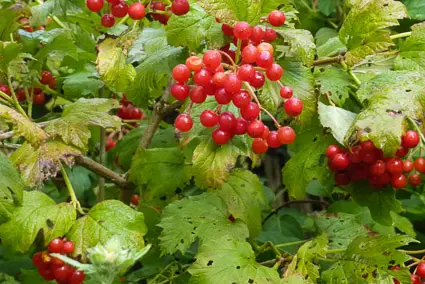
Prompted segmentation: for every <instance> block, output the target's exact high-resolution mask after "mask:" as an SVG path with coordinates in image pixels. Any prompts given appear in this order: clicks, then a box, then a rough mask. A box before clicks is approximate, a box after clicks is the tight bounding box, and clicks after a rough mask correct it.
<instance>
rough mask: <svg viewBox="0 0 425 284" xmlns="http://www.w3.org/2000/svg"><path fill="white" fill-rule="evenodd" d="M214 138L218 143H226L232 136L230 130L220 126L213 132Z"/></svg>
mask: <svg viewBox="0 0 425 284" xmlns="http://www.w3.org/2000/svg"><path fill="white" fill-rule="evenodd" d="M212 139H213V141H214V142H215V143H216V144H217V145H224V144H226V143H227V142H229V140H230V139H232V136H231V135H230V134H229V133H228V132H226V131H224V130H222V129H220V128H218V129H216V130H214V132H213V133H212Z"/></svg>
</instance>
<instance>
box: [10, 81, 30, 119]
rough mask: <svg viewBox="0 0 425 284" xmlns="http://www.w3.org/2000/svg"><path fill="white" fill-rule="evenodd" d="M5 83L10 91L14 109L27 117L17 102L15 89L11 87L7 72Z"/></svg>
mask: <svg viewBox="0 0 425 284" xmlns="http://www.w3.org/2000/svg"><path fill="white" fill-rule="evenodd" d="M7 84H8V85H9V89H10V92H11V94H12V98H13V102H14V105H15V107H16V109H17V110H18V111H19V112H20V113H21V114H22V115H23V116H24V117H26V118H28V116H27V114H26V113H25V111H24V109H23V108H22V107H21V105H20V104H19V101H18V98H17V97H16V94H15V90H14V89H13V85H12V80H11V79H10V76H9V74H7Z"/></svg>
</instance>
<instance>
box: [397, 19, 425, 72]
mask: <svg viewBox="0 0 425 284" xmlns="http://www.w3.org/2000/svg"><path fill="white" fill-rule="evenodd" d="M411 29H412V35H411V36H410V37H409V38H407V39H406V40H405V41H404V42H403V43H402V44H401V45H400V53H399V55H398V56H397V58H396V59H395V62H394V67H395V69H396V70H410V71H419V72H424V71H425V23H420V24H416V25H414V26H412V27H411Z"/></svg>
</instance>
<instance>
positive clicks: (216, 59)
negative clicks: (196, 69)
mask: <svg viewBox="0 0 425 284" xmlns="http://www.w3.org/2000/svg"><path fill="white" fill-rule="evenodd" d="M202 61H203V62H204V65H205V67H207V68H208V69H210V70H215V69H217V67H218V66H220V64H221V54H220V52H218V51H217V50H207V51H206V52H205V53H204V56H203V57H202Z"/></svg>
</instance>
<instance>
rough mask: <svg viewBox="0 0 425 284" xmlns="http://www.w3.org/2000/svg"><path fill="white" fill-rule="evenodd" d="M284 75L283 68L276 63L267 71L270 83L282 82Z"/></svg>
mask: <svg viewBox="0 0 425 284" xmlns="http://www.w3.org/2000/svg"><path fill="white" fill-rule="evenodd" d="M282 75H283V68H282V67H280V65H279V64H276V63H273V64H272V66H270V67H269V68H267V70H266V76H267V78H269V80H270V81H278V80H280V78H282Z"/></svg>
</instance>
